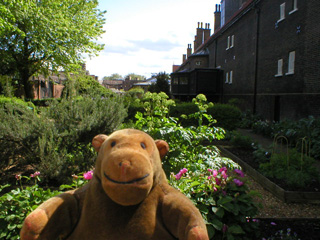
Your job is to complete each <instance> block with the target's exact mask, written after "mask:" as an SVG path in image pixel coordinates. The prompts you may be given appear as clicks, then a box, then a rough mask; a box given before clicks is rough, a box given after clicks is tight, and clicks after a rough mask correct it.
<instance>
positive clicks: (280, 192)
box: [219, 146, 320, 203]
mask: <svg viewBox="0 0 320 240" xmlns="http://www.w3.org/2000/svg"><path fill="white" fill-rule="evenodd" d="M219 149H220V150H221V152H222V154H223V155H224V156H226V157H229V158H231V159H232V160H233V161H235V162H236V163H238V164H239V165H240V166H241V167H242V168H243V170H244V171H245V172H246V173H247V174H248V175H249V176H251V177H252V178H253V179H254V180H255V181H257V182H258V183H259V184H260V185H261V186H262V187H263V188H265V189H267V190H268V191H270V192H271V193H272V194H273V195H275V196H276V197H278V198H279V199H280V200H282V201H283V202H287V203H293V202H300V203H320V192H305V191H286V190H284V189H283V188H282V187H280V186H278V185H277V184H275V183H274V182H272V181H271V180H270V179H268V178H266V177H265V176H263V175H262V174H260V173H259V172H258V171H256V170H255V169H254V168H253V167H251V166H250V165H249V164H248V163H247V162H245V161H244V160H243V159H240V158H239V157H237V156H236V155H234V154H233V153H231V151H229V150H230V149H228V148H226V147H222V146H219ZM248 154H250V153H249V152H248Z"/></svg>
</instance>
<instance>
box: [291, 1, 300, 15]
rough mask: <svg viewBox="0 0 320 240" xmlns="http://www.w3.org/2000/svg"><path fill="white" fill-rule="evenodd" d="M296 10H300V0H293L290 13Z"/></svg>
mask: <svg viewBox="0 0 320 240" xmlns="http://www.w3.org/2000/svg"><path fill="white" fill-rule="evenodd" d="M296 11H298V0H292V10H291V12H289V14H292V13H294V12H296Z"/></svg>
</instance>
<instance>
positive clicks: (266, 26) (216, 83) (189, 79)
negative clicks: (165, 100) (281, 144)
mask: <svg viewBox="0 0 320 240" xmlns="http://www.w3.org/2000/svg"><path fill="white" fill-rule="evenodd" d="M319 10H320V1H319V0H308V1H305V0H281V1H280V0H247V1H244V0H222V1H221V5H216V9H215V13H214V16H215V24H214V33H213V35H211V36H209V37H208V32H210V29H209V27H208V24H206V26H205V27H203V25H202V24H201V23H198V28H197V34H196V36H195V40H194V53H192V49H191V44H188V48H187V54H184V55H183V57H182V60H183V62H182V64H181V65H180V67H176V66H175V71H173V73H172V74H171V78H172V82H171V87H172V94H173V95H174V96H175V97H176V98H182V99H183V98H188V97H189V98H190V97H193V96H194V95H196V94H198V93H206V94H207V95H208V96H209V97H210V99H212V100H214V101H220V102H228V101H229V100H230V99H233V98H237V99H239V100H240V103H241V108H242V109H243V110H251V111H252V112H253V113H257V114H260V115H262V116H263V117H265V118H266V119H269V120H275V121H278V120H283V119H285V118H289V119H299V118H302V117H307V116H309V115H313V116H316V117H319V116H320V67H319V66H320V47H319V46H320V26H319V20H318V18H319V14H318V12H319Z"/></svg>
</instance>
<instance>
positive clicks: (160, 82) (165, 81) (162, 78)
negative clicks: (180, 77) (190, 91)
mask: <svg viewBox="0 0 320 240" xmlns="http://www.w3.org/2000/svg"><path fill="white" fill-rule="evenodd" d="M155 77H156V79H157V82H156V83H155V84H152V85H151V86H150V87H149V91H150V92H156V93H160V92H164V93H166V94H167V95H168V96H170V86H169V79H170V75H169V74H167V73H166V72H159V73H158V74H157V75H156V76H155Z"/></svg>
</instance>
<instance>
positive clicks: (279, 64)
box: [275, 59, 283, 77]
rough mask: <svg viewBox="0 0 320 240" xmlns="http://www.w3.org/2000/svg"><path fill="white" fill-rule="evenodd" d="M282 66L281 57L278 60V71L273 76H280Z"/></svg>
mask: <svg viewBox="0 0 320 240" xmlns="http://www.w3.org/2000/svg"><path fill="white" fill-rule="evenodd" d="M282 67H283V59H279V60H278V72H277V74H276V75H275V77H281V76H282Z"/></svg>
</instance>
